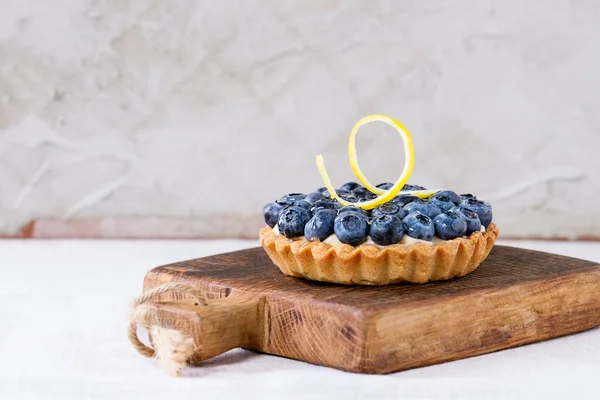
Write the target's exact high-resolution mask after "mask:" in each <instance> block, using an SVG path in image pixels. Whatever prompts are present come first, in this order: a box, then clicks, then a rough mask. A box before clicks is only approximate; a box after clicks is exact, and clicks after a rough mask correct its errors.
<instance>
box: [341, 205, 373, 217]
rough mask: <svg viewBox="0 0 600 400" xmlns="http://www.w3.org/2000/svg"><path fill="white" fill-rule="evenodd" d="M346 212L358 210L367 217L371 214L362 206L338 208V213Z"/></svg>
mask: <svg viewBox="0 0 600 400" xmlns="http://www.w3.org/2000/svg"><path fill="white" fill-rule="evenodd" d="M345 212H357V213H361V214H363V215H364V216H366V217H368V216H369V212H368V211H367V210H363V209H362V208H358V207H354V206H346V207H342V208H340V209H339V210H338V214H341V213H345Z"/></svg>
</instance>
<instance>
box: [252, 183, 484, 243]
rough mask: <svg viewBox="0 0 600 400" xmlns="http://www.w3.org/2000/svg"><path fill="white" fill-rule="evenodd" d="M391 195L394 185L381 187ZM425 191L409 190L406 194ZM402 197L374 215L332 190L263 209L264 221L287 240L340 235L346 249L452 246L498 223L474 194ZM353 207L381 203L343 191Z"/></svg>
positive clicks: (351, 189)
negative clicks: (410, 243) (413, 243)
mask: <svg viewBox="0 0 600 400" xmlns="http://www.w3.org/2000/svg"><path fill="white" fill-rule="evenodd" d="M377 186H378V187H379V188H382V189H384V190H388V189H389V188H390V187H392V184H391V183H382V184H380V185H377ZM408 190H425V188H424V187H422V186H417V185H404V187H403V188H402V191H408ZM402 191H401V192H400V193H399V194H398V195H397V196H396V197H394V198H393V199H392V200H390V201H389V202H387V203H385V204H382V205H380V206H379V207H377V208H375V209H373V210H363V209H361V208H357V207H354V206H346V207H342V205H341V204H340V203H339V202H338V201H337V200H335V199H332V198H330V197H329V192H328V191H327V189H326V188H320V189H318V190H316V191H314V192H312V193H309V194H302V193H290V194H286V195H285V196H282V197H281V198H279V199H278V200H277V201H275V202H273V203H269V204H267V205H265V206H264V207H263V217H264V219H265V222H266V223H267V225H269V226H270V227H271V228H273V227H275V225H277V226H278V227H279V232H280V234H282V235H285V236H286V237H287V238H294V237H298V236H305V237H306V239H307V240H316V239H318V240H321V241H323V240H325V239H326V238H327V237H329V236H330V235H332V234H334V233H335V235H336V236H337V238H338V239H339V240H340V242H342V243H346V244H350V245H352V246H357V245H359V244H361V243H363V242H364V241H366V240H367V238H369V237H370V238H371V239H372V240H373V242H375V243H377V244H378V245H381V246H387V245H391V244H395V243H398V242H399V241H400V240H401V239H402V237H403V236H404V235H405V234H406V235H408V236H410V237H412V238H414V239H421V240H428V241H430V240H432V239H433V237H434V236H437V237H439V238H441V239H444V240H450V239H454V238H457V237H461V236H468V235H470V234H471V233H473V232H479V231H480V229H481V226H484V227H485V228H487V227H488V226H489V225H490V223H491V222H492V207H491V206H490V205H489V204H488V203H486V202H484V201H481V200H478V199H477V198H476V197H475V196H473V195H471V194H463V195H458V194H456V193H454V192H453V191H450V190H443V191H439V192H437V193H435V194H434V195H433V196H431V197H430V198H428V199H420V198H418V197H416V196H412V195H409V194H402ZM337 193H338V195H339V196H340V197H341V198H343V199H344V200H347V201H349V202H353V203H355V202H361V201H366V200H371V199H373V198H375V197H377V196H376V195H375V194H373V193H371V192H369V191H368V190H367V189H366V188H365V187H363V186H361V185H360V184H358V183H356V182H348V183H346V184H344V185H342V186H341V187H340V188H339V189H338V190H337Z"/></svg>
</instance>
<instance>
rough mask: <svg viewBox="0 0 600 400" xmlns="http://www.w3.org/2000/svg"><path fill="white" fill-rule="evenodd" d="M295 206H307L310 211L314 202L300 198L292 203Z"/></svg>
mask: <svg viewBox="0 0 600 400" xmlns="http://www.w3.org/2000/svg"><path fill="white" fill-rule="evenodd" d="M292 205H293V206H298V207H302V208H306V209H307V210H309V211H310V209H311V208H312V204H310V203H309V202H308V201H305V200H299V201H296V202H294V204H292Z"/></svg>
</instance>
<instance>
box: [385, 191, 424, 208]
mask: <svg viewBox="0 0 600 400" xmlns="http://www.w3.org/2000/svg"><path fill="white" fill-rule="evenodd" d="M414 202H417V203H423V200H422V199H420V198H418V197H417V196H413V195H411V194H400V195H398V196H396V197H394V198H393V199H391V200H390V201H389V202H388V203H394V204H396V205H397V206H398V207H404V206H405V205H407V204H408V203H414Z"/></svg>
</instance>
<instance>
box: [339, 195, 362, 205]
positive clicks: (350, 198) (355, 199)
mask: <svg viewBox="0 0 600 400" xmlns="http://www.w3.org/2000/svg"><path fill="white" fill-rule="evenodd" d="M340 197H341V198H342V199H344V200H346V201H349V202H350V203H357V202H358V197H356V196H354V195H353V194H343V195H341V196H340Z"/></svg>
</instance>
